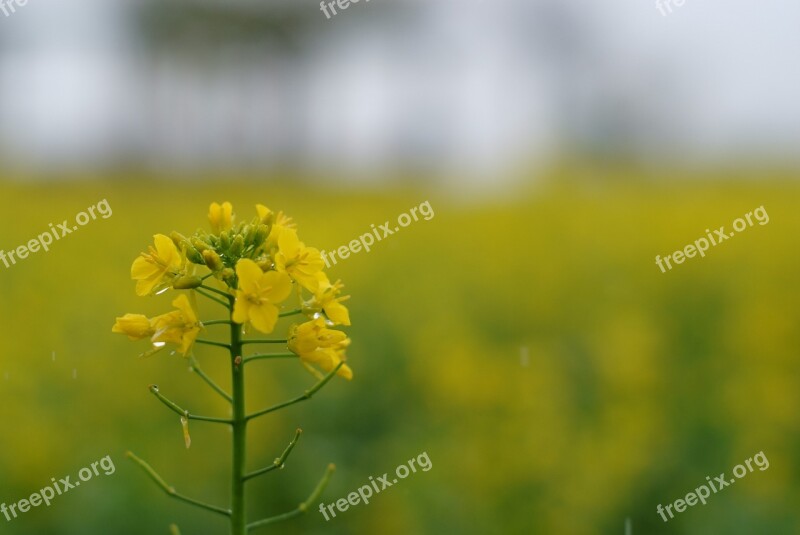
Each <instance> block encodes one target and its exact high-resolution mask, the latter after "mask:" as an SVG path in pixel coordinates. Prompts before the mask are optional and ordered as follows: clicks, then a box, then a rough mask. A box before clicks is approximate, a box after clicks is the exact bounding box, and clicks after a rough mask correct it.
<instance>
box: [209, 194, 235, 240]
mask: <svg viewBox="0 0 800 535" xmlns="http://www.w3.org/2000/svg"><path fill="white" fill-rule="evenodd" d="M208 221H209V222H210V223H211V228H212V229H213V230H214V232H216V233H220V232H222V231H225V230H230V228H231V227H232V226H233V205H231V203H229V202H227V201H226V202H224V203H222V204H221V205H220V204H219V203H215V202H213V203H211V206H209V208H208Z"/></svg>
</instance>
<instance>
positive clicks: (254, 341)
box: [242, 339, 289, 345]
mask: <svg viewBox="0 0 800 535" xmlns="http://www.w3.org/2000/svg"><path fill="white" fill-rule="evenodd" d="M288 342H289V341H288V340H277V339H273V340H264V339H261V340H242V345H245V344H285V343H288Z"/></svg>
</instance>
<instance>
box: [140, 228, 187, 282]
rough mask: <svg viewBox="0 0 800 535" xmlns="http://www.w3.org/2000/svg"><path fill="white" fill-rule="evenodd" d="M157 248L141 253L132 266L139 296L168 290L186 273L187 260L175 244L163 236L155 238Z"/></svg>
mask: <svg viewBox="0 0 800 535" xmlns="http://www.w3.org/2000/svg"><path fill="white" fill-rule="evenodd" d="M153 241H154V243H155V247H153V246H152V245H151V246H150V247H149V249H148V252H146V253H141V254H140V255H139V256H138V257H137V258H136V260H134V261H133V265H132V266H131V278H132V279H133V280H135V281H136V294H137V295H139V296H145V295H150V294H152V293H157V292H159V291H160V290H162V289H165V288H168V287H169V286H170V285H171V284H172V283H173V281H175V280H176V279H178V278H179V277H181V276H183V275H184V274H185V271H186V258H185V257H184V256H183V255H182V254H181V253H180V251H178V248H177V247H176V246H175V243H174V242H173V241H172V240H171V239H170V238H169V237H167V236H164V235H163V234H156V235H155V236H153Z"/></svg>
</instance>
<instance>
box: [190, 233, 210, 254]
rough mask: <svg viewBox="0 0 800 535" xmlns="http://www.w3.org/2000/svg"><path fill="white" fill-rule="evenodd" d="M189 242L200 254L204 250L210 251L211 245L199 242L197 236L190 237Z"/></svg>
mask: <svg viewBox="0 0 800 535" xmlns="http://www.w3.org/2000/svg"><path fill="white" fill-rule="evenodd" d="M190 242H191V244H192V246H193V247H194V248H195V249H197V250H198V251H199V252H200V253H202V252H203V251H205V250H206V249H212V247H211V245H209V244H208V243H206V242H205V241H203V240H201V239H200V238H198V237H197V236H192V239H191V240H190Z"/></svg>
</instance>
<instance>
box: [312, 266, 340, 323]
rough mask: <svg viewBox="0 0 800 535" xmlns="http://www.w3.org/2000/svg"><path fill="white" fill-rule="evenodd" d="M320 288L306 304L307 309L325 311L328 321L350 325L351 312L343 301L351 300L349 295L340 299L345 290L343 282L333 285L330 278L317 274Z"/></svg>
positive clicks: (321, 273) (320, 273) (323, 274)
mask: <svg viewBox="0 0 800 535" xmlns="http://www.w3.org/2000/svg"><path fill="white" fill-rule="evenodd" d="M317 282H318V284H319V287H318V288H317V291H316V292H314V298H313V299H312V300H311V301H309V302H307V303H306V307H307V308H308V309H310V310H312V311H320V310H322V311H324V312H325V315H326V316H328V319H329V320H331V321H332V322H334V323H336V324H338V325H350V312H349V311H348V310H347V307H346V306H344V305H343V304H342V301H347V300H348V299H350V296H349V295H344V296H342V297H339V294H340V293H341V292H342V288H344V284H342V281H341V280H337V281H336V282H335V283H333V284H331V283H330V281H329V280H328V277H327V276H326V275H325V273H323V272H321V271H320V272H319V273H317Z"/></svg>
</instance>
